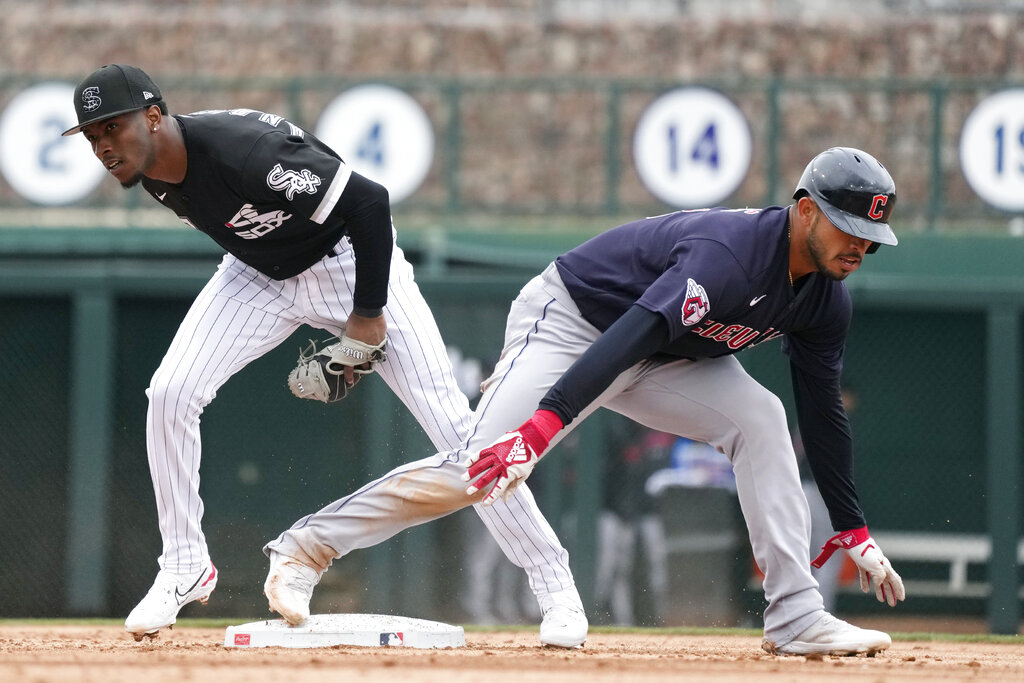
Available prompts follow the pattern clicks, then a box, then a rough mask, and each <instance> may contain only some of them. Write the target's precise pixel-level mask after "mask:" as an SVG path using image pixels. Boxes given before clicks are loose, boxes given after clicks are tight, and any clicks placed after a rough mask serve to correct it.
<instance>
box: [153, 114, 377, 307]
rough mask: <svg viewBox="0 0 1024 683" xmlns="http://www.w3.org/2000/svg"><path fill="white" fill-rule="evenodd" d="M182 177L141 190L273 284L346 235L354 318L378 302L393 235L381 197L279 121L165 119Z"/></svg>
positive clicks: (269, 117)
mask: <svg viewBox="0 0 1024 683" xmlns="http://www.w3.org/2000/svg"><path fill="white" fill-rule="evenodd" d="M173 120H174V121H177V123H178V125H180V127H181V132H182V136H183V138H184V140H185V147H186V150H187V154H188V168H187V171H186V174H185V179H184V180H183V181H182V182H181V183H180V184H171V183H166V182H162V181H159V180H153V179H151V178H145V179H143V182H142V184H143V187H145V188H146V190H147V191H149V193H150V194H151V195H153V197H154V198H155V199H156V200H157V201H158V202H160V203H161V204H163V205H164V206H166V207H167V208H169V209H171V210H172V211H174V212H175V213H176V214H177V215H178V217H179V218H181V220H183V221H184V222H185V223H187V224H188V225H190V226H192V227H194V228H196V229H197V230H201V231H202V232H205V233H206V234H207V235H209V236H210V237H212V238H213V239H214V240H215V241H216V242H217V243H218V244H219V245H220V246H221V247H223V248H224V249H225V250H226V251H228V252H230V253H231V254H233V255H234V256H236V257H237V258H238V259H239V260H241V261H242V262H244V263H246V264H248V265H250V266H252V267H253V268H255V269H257V270H259V271H260V272H261V273H263V274H265V275H267V276H269V277H271V278H273V279H275V280H283V279H286V278H289V277H292V276H294V275H297V274H299V273H301V272H302V271H304V270H306V269H307V268H309V267H310V266H311V265H313V264H314V263H316V262H317V261H318V260H320V259H322V258H323V257H324V256H325V255H327V254H328V253H330V252H331V250H332V249H333V247H334V246H335V245H336V244H337V243H338V242H339V240H341V239H342V237H343V236H345V235H347V236H348V237H349V239H350V240H351V242H352V247H353V250H354V253H355V257H356V263H357V276H356V293H355V297H354V299H355V302H356V307H357V310H358V309H379V308H380V307H382V306H383V305H384V304H385V303H386V296H387V278H388V268H389V264H390V261H391V250H392V230H391V219H390V209H389V207H388V203H387V192H386V191H385V190H384V189H383V188H382V187H380V186H379V185H377V184H376V183H372V182H371V181H369V180H367V179H366V178H363V177H361V176H359V175H358V174H355V173H353V172H352V170H351V168H350V167H349V166H348V165H347V164H345V163H344V161H342V159H341V158H340V157H339V156H338V155H337V154H336V153H335V152H334V151H333V150H332V149H330V148H329V147H328V146H327V145H325V144H324V143H323V142H321V141H320V140H318V139H317V138H316V137H315V136H313V135H311V134H309V133H308V132H306V131H304V130H302V129H301V128H299V127H298V126H295V125H294V124H292V123H290V122H288V121H286V120H285V119H283V118H281V117H280V116H276V115H273V114H266V113H263V112H258V111H253V110H251V109H233V110H230V111H220V110H213V111H202V112H196V113H194V114H187V115H179V116H175V117H173Z"/></svg>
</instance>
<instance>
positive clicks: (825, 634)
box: [761, 612, 892, 657]
mask: <svg viewBox="0 0 1024 683" xmlns="http://www.w3.org/2000/svg"><path fill="white" fill-rule="evenodd" d="M890 645H892V639H891V638H890V637H889V635H888V634H886V633H882V632H881V631H871V630H869V629H864V628H858V627H856V626H854V625H853V624H848V623H846V622H845V621H843V620H842V619H836V618H835V617H834V616H832V615H831V614H828V613H827V612H826V613H825V614H824V615H822V617H821V618H820V619H818V620H817V621H816V622H814V623H813V624H811V625H810V626H809V627H808V628H806V629H804V631H803V632H802V633H800V634H799V635H798V636H797V637H796V638H794V639H793V640H791V641H790V642H788V643H786V644H785V645H778V646H776V645H775V643H773V642H771V641H769V640H767V639H765V640H764V641H763V642H762V643H761V648H762V649H763V650H765V651H766V652H769V653H771V654H774V655H856V654H861V653H864V654H867V655H868V656H869V657H871V656H874V654H875V653H876V652H881V651H882V650H884V649H886V648H887V647H889V646H890Z"/></svg>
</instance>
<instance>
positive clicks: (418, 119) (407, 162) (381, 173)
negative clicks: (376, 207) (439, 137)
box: [315, 84, 434, 203]
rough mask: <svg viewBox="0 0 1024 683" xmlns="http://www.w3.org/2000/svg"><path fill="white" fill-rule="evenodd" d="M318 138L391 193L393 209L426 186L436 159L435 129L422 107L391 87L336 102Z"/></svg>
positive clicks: (361, 89)
mask: <svg viewBox="0 0 1024 683" xmlns="http://www.w3.org/2000/svg"><path fill="white" fill-rule="evenodd" d="M315 135H316V136H317V137H318V138H320V139H321V140H323V141H324V142H325V143H326V144H327V145H329V146H330V147H331V148H332V149H333V150H334V151H335V152H337V153H338V154H340V155H341V158H342V159H344V160H345V163H347V164H348V165H349V166H351V167H352V170H354V171H355V172H356V173H359V174H360V175H364V176H366V177H367V178H369V179H370V180H374V181H376V182H378V183H380V184H381V185H383V186H384V187H386V188H387V190H388V194H389V195H390V197H391V201H392V202H393V203H397V202H400V201H402V200H403V199H405V198H407V197H408V196H409V195H411V194H412V193H413V192H415V191H416V190H417V189H418V188H419V186H420V185H421V184H422V183H423V179H424V178H426V177H427V172H428V171H430V164H431V163H432V162H433V159H434V128H433V126H431V124H430V119H428V118H427V115H426V113H425V112H424V111H423V108H422V107H421V106H420V104H419V103H418V102H417V101H416V100H414V99H413V98H412V97H411V96H409V95H408V94H407V93H405V92H403V91H401V90H399V89H397V88H393V87H391V86H388V85H377V84H371V85H360V86H356V87H354V88H352V89H350V90H346V91H345V92H343V93H342V94H341V95H339V96H338V97H336V98H335V99H334V100H333V101H332V102H331V103H330V104H328V105H327V107H326V108H325V109H324V111H323V113H322V114H321V115H320V120H319V121H318V122H317V127H316V133H315Z"/></svg>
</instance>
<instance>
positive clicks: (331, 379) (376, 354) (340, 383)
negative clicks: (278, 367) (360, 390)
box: [288, 336, 387, 403]
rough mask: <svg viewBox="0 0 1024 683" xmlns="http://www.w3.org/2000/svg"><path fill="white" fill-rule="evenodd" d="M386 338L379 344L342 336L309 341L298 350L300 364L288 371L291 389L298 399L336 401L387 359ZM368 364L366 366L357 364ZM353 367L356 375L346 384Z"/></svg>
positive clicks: (324, 401)
mask: <svg viewBox="0 0 1024 683" xmlns="http://www.w3.org/2000/svg"><path fill="white" fill-rule="evenodd" d="M386 346H387V339H385V340H384V341H382V342H381V343H380V344H377V345H373V344H366V343H364V342H361V341H358V340H355V339H352V338H350V337H347V336H342V337H341V339H338V338H337V337H331V338H330V339H326V340H324V341H322V342H319V343H318V342H315V341H313V340H312V339H310V340H309V345H308V346H307V347H306V348H304V349H300V350H299V361H298V365H297V366H296V367H295V369H294V370H292V371H291V372H290V373H288V388H289V389H291V391H292V393H293V394H295V395H296V396H298V397H299V398H311V399H314V400H317V401H321V402H323V403H334V402H335V401H340V400H341V399H343V398H345V397H346V396H347V395H348V391H349V389H351V388H352V387H354V386H355V385H356V383H357V382H358V381H359V379H360V377H361V376H362V375H368V374H370V373H371V372H373V364H374V363H378V362H382V361H384V360H387V353H386V352H385V350H384V349H385V347H386ZM358 365H367V366H368V367H367V368H359V367H356V366H358ZM346 366H350V367H352V369H353V371H354V372H355V378H354V381H353V382H352V384H351V385H349V384H346V383H345V367H346Z"/></svg>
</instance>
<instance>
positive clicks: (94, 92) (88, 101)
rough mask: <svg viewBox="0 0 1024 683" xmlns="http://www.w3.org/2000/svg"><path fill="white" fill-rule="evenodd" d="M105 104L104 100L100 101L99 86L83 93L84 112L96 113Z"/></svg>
mask: <svg viewBox="0 0 1024 683" xmlns="http://www.w3.org/2000/svg"><path fill="white" fill-rule="evenodd" d="M101 104H103V100H102V99H100V89H99V86H96V85H94V86H91V87H89V88H86V89H85V90H83V91H82V110H83V111H96V110H97V109H99V108H100V105H101Z"/></svg>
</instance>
